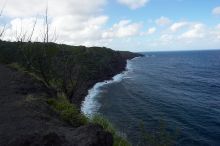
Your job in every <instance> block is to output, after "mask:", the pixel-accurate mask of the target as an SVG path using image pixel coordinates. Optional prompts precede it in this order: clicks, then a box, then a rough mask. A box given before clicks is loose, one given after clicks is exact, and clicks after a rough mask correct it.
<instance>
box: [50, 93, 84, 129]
mask: <svg viewBox="0 0 220 146" xmlns="http://www.w3.org/2000/svg"><path fill="white" fill-rule="evenodd" d="M47 103H48V104H49V105H51V106H52V107H53V108H54V109H55V110H56V111H57V112H58V113H59V114H60V117H61V118H62V120H64V121H66V122H67V123H69V124H71V125H72V126H74V127H79V126H81V125H85V124H87V118H86V117H85V116H84V115H82V114H81V113H80V111H79V110H78V109H77V108H76V106H75V105H74V104H71V103H70V102H69V101H68V100H67V99H66V97H64V96H59V97H58V98H57V99H48V100H47Z"/></svg>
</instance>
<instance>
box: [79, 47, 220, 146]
mask: <svg viewBox="0 0 220 146" xmlns="http://www.w3.org/2000/svg"><path fill="white" fill-rule="evenodd" d="M144 55H145V57H142V58H135V59H133V60H130V61H128V63H127V70H126V71H125V72H123V73H121V74H119V75H117V76H115V77H114V78H113V80H111V81H105V82H102V83H98V84H96V85H95V86H94V87H93V88H92V89H91V90H90V91H89V94H88V96H87V97H86V99H85V101H84V103H83V104H82V112H83V113H84V114H86V115H87V116H89V117H91V116H92V115H94V114H97V113H98V114H101V115H103V116H104V117H106V118H107V119H109V121H111V122H112V123H113V124H114V126H115V127H116V128H117V129H118V130H119V131H120V132H122V133H124V135H126V137H127V138H128V139H129V140H130V142H131V143H132V144H133V145H138V144H139V143H140V141H141V138H142V135H143V134H141V131H142V130H143V129H144V130H145V131H147V132H148V133H152V134H153V133H154V132H155V131H157V130H158V127H160V125H161V124H160V123H161V121H162V123H164V125H165V127H166V128H165V129H166V131H167V132H169V133H170V134H171V135H172V134H173V133H175V135H177V136H175V137H176V138H175V140H174V141H175V145H178V146H202V145H204V146H219V145H220V51H188V52H187V51H185V52H156V53H144ZM143 125H144V128H143ZM176 131H178V132H176Z"/></svg>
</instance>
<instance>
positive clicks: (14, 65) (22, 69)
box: [8, 63, 45, 84]
mask: <svg viewBox="0 0 220 146" xmlns="http://www.w3.org/2000/svg"><path fill="white" fill-rule="evenodd" d="M8 66H9V67H10V68H12V69H15V70H16V71H19V72H22V73H24V74H27V75H29V76H30V77H32V78H33V79H36V80H38V81H41V82H43V83H44V81H43V80H42V79H41V78H40V77H39V76H38V75H36V74H35V73H33V72H30V71H28V70H27V69H25V68H24V67H22V66H21V65H20V64H18V63H11V64H8ZM44 84H45V83H44Z"/></svg>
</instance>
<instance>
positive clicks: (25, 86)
mask: <svg viewBox="0 0 220 146" xmlns="http://www.w3.org/2000/svg"><path fill="white" fill-rule="evenodd" d="M44 94H45V91H44V87H43V85H42V84H41V83H40V82H38V81H36V80H34V79H32V78H31V77H28V76H27V75H24V74H23V73H20V72H17V71H14V70H11V69H9V68H8V67H6V66H4V65H0V146H97V145H100V146H112V144H113V138H112V135H111V134H110V133H108V132H105V131H104V130H103V128H102V127H101V126H99V125H94V124H89V125H85V126H81V127H72V126H71V125H69V124H68V123H66V122H64V121H62V120H61V119H60V117H59V116H58V115H57V114H56V113H55V112H54V110H52V109H51V107H50V106H49V105H48V104H47V103H46V102H45V99H44V98H43V97H44Z"/></svg>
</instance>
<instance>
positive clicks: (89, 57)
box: [0, 40, 131, 100]
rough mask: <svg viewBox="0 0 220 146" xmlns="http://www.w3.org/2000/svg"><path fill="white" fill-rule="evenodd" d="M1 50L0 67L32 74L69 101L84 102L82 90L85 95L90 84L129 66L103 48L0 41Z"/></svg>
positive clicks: (122, 57)
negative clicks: (6, 66) (9, 67)
mask: <svg viewBox="0 0 220 146" xmlns="http://www.w3.org/2000/svg"><path fill="white" fill-rule="evenodd" d="M0 48H1V49H0V63H4V64H11V66H13V67H14V68H17V69H20V70H23V71H26V72H28V73H31V74H32V75H34V76H35V77H36V78H38V79H40V80H41V81H43V82H44V84H45V85H46V86H47V87H48V89H52V90H56V91H57V92H58V93H59V92H62V93H65V95H66V96H67V97H68V99H69V100H72V99H73V98H74V97H75V98H78V99H77V100H79V99H81V98H82V97H81V94H82V87H83V92H84V93H86V91H87V89H88V88H89V87H91V84H94V83H95V82H97V81H100V80H102V79H103V78H108V77H111V76H112V75H113V74H114V73H117V72H118V71H121V70H123V66H125V63H126V59H125V56H123V55H122V54H121V52H117V51H113V50H111V49H107V48H100V47H91V48H87V47H84V46H68V45H59V44H55V43H38V42H35V43H32V42H6V41H1V40H0ZM123 54H125V53H123ZM130 55H131V53H130ZM128 56H129V53H126V57H128Z"/></svg>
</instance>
